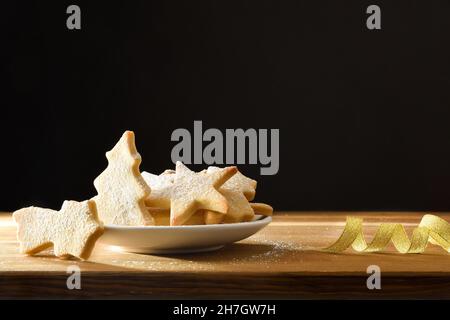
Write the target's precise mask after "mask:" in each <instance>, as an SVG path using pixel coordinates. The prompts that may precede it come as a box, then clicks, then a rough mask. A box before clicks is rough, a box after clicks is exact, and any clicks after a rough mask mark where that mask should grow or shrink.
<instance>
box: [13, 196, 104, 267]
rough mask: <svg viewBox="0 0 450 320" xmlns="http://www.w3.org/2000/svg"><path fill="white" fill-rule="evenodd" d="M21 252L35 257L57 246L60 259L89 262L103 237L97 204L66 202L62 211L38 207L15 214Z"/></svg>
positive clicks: (55, 248)
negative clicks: (76, 259) (98, 241)
mask: <svg viewBox="0 0 450 320" xmlns="http://www.w3.org/2000/svg"><path fill="white" fill-rule="evenodd" d="M13 217H14V220H15V221H16V223H17V239H18V241H19V242H20V251H21V252H22V253H26V254H29V255H33V254H35V253H38V252H40V251H42V250H45V249H47V248H50V247H51V246H52V245H53V246H54V252H55V255H56V256H58V257H64V258H66V257H69V256H74V257H77V258H80V259H87V258H89V256H90V255H91V252H92V249H93V248H94V245H95V242H96V241H97V239H98V238H99V237H100V236H101V235H102V234H103V225H102V223H101V222H99V220H98V216H97V209H96V205H95V202H94V201H92V200H88V201H84V202H76V201H65V202H64V204H63V205H62V208H61V210H60V211H55V210H51V209H44V208H38V207H28V208H23V209H20V210H18V211H16V212H14V214H13Z"/></svg>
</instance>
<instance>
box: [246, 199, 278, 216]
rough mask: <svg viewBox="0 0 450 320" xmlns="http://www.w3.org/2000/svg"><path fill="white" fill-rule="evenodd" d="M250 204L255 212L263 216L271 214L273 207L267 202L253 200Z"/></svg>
mask: <svg viewBox="0 0 450 320" xmlns="http://www.w3.org/2000/svg"><path fill="white" fill-rule="evenodd" d="M250 206H251V207H252V209H253V211H254V212H255V213H256V214H260V215H263V216H271V215H272V214H273V208H272V207H271V206H269V205H268V204H265V203H258V202H253V203H250Z"/></svg>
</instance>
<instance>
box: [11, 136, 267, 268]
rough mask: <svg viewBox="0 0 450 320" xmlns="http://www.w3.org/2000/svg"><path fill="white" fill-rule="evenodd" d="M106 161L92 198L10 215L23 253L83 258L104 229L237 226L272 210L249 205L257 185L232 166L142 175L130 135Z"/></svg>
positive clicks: (181, 168)
mask: <svg viewBox="0 0 450 320" xmlns="http://www.w3.org/2000/svg"><path fill="white" fill-rule="evenodd" d="M106 158H107V159H108V166H107V168H106V169H105V170H104V171H103V172H102V173H101V174H100V175H99V176H98V177H97V178H96V179H95V181H94V186H95V188H96V190H97V195H96V196H95V197H93V198H92V199H90V200H86V201H84V202H76V201H66V202H64V204H63V207H62V209H61V210H60V211H54V210H51V209H44V208H36V207H28V208H23V209H20V210H18V211H16V212H14V215H13V216H14V219H15V221H16V222H17V225H18V229H17V230H18V232H17V238H18V240H19V242H20V246H21V252H23V253H26V254H34V253H37V252H40V251H42V250H44V249H47V248H49V247H51V246H52V245H53V246H54V248H55V250H54V251H55V254H56V255H57V256H60V257H67V256H75V257H79V258H82V259H87V258H88V257H89V255H90V253H91V251H92V249H93V247H94V244H95V242H96V240H97V239H98V238H99V237H100V236H101V235H102V233H103V230H104V228H103V224H116V225H126V226H140V225H170V226H179V225H188V224H190V225H192V224H218V223H236V222H243V221H250V220H252V219H254V217H255V213H256V214H261V215H271V214H272V211H273V210H272V207H270V206H269V205H266V204H262V203H251V202H249V201H251V200H253V198H254V197H255V190H256V181H255V180H252V179H250V178H247V177H245V176H244V175H243V174H241V173H240V172H239V171H238V170H237V168H236V167H226V168H217V167H209V168H208V169H207V170H203V171H201V172H193V171H191V170H189V169H188V168H187V167H186V166H185V165H184V164H182V163H181V162H177V164H176V168H175V170H166V171H164V172H163V173H162V174H160V175H154V174H151V173H148V172H143V173H142V175H141V172H140V170H139V166H140V164H141V156H140V155H139V153H138V152H137V150H136V145H135V138H134V133H133V132H132V131H126V132H125V133H124V134H123V135H122V137H121V139H120V140H119V142H117V144H116V145H115V146H114V148H113V149H112V150H111V151H109V152H107V153H106Z"/></svg>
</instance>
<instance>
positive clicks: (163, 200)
mask: <svg viewBox="0 0 450 320" xmlns="http://www.w3.org/2000/svg"><path fill="white" fill-rule="evenodd" d="M171 171H173V170H171ZM167 172H168V170H166V171H164V172H163V173H162V174H161V175H159V176H157V175H155V174H152V173H148V172H145V171H144V172H142V178H144V181H145V182H146V183H147V185H148V186H149V187H150V189H151V190H152V192H151V193H150V195H149V196H148V197H147V198H146V199H145V204H146V206H147V207H156V208H165V209H169V208H170V197H171V192H172V187H173V184H174V182H175V174H173V173H170V174H169V173H167Z"/></svg>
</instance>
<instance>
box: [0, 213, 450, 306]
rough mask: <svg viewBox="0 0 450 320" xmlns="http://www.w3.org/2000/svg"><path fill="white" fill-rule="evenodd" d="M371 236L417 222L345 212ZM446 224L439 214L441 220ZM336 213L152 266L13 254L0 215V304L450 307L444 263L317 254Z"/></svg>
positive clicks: (438, 254)
mask: <svg viewBox="0 0 450 320" xmlns="http://www.w3.org/2000/svg"><path fill="white" fill-rule="evenodd" d="M351 214H352V215H357V216H362V217H364V218H365V221H366V224H365V231H366V232H367V235H368V237H370V236H371V235H373V232H374V230H375V229H376V227H377V225H378V224H379V223H380V222H387V221H389V222H401V223H403V224H404V225H405V226H406V229H407V230H409V231H411V230H412V228H414V227H415V226H416V225H417V224H418V223H419V221H420V218H421V217H422V215H423V213H421V212H407V213H406V212H402V213H399V212H394V213H392V212H354V213H351ZM439 215H440V216H441V217H443V218H445V219H446V220H447V221H450V215H449V214H448V213H440V214H439ZM344 223H345V213H336V212H301V213H299V212H289V213H277V214H276V215H275V216H274V221H273V222H272V223H271V224H270V225H269V226H268V227H267V228H265V229H264V230H262V231H261V232H259V233H258V234H256V235H254V236H252V237H250V238H248V239H246V240H243V241H240V242H238V243H235V244H232V245H229V246H227V247H225V248H224V249H222V250H219V251H216V252H210V253H198V254H186V255H170V256H155V255H142V254H130V253H119V252H113V251H110V250H108V249H107V248H105V247H103V246H101V245H98V246H97V247H96V248H95V250H94V253H93V255H92V258H91V259H90V261H86V262H81V261H74V260H60V259H57V258H55V257H53V256H51V255H50V254H49V253H46V254H43V255H39V256H37V257H27V256H23V255H21V254H19V253H18V252H17V249H18V244H17V242H16V239H15V225H14V223H13V222H12V219H11V215H10V214H3V215H0V288H2V290H0V297H21V298H23V297H62V298H92V297H103V298H108V297H111V298H112V297H145V298H161V297H171V298H186V297H207V298H221V297H222V298H223V297H226V298H239V297H253V298H258V297H265V298H268V297H275V298H277V297H278V298H351V297H358V298H386V297H391V298H411V297H415V298H430V297H440V298H450V255H449V254H448V253H446V252H445V251H443V250H442V249H440V248H438V247H435V246H431V245H430V246H429V248H428V249H427V251H426V253H424V254H420V255H402V254H398V253H396V252H395V250H394V249H393V248H392V247H390V248H388V250H387V251H386V252H385V253H379V254H360V253H355V252H352V251H348V252H345V253H343V254H329V253H323V252H320V251H317V249H320V248H323V247H325V246H327V245H328V244H330V243H332V242H333V241H334V240H335V239H336V238H337V237H338V236H339V234H340V232H341V231H342V229H343V226H344ZM73 264H76V265H78V266H79V267H80V269H81V271H82V290H68V289H67V287H66V284H65V282H66V279H67V274H66V270H67V267H68V266H69V265H73ZM372 264H376V265H378V266H380V268H381V271H382V288H383V289H382V290H380V291H377V290H375V291H374V290H368V289H367V287H366V279H367V276H368V275H367V273H366V269H367V267H368V266H369V265H372Z"/></svg>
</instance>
